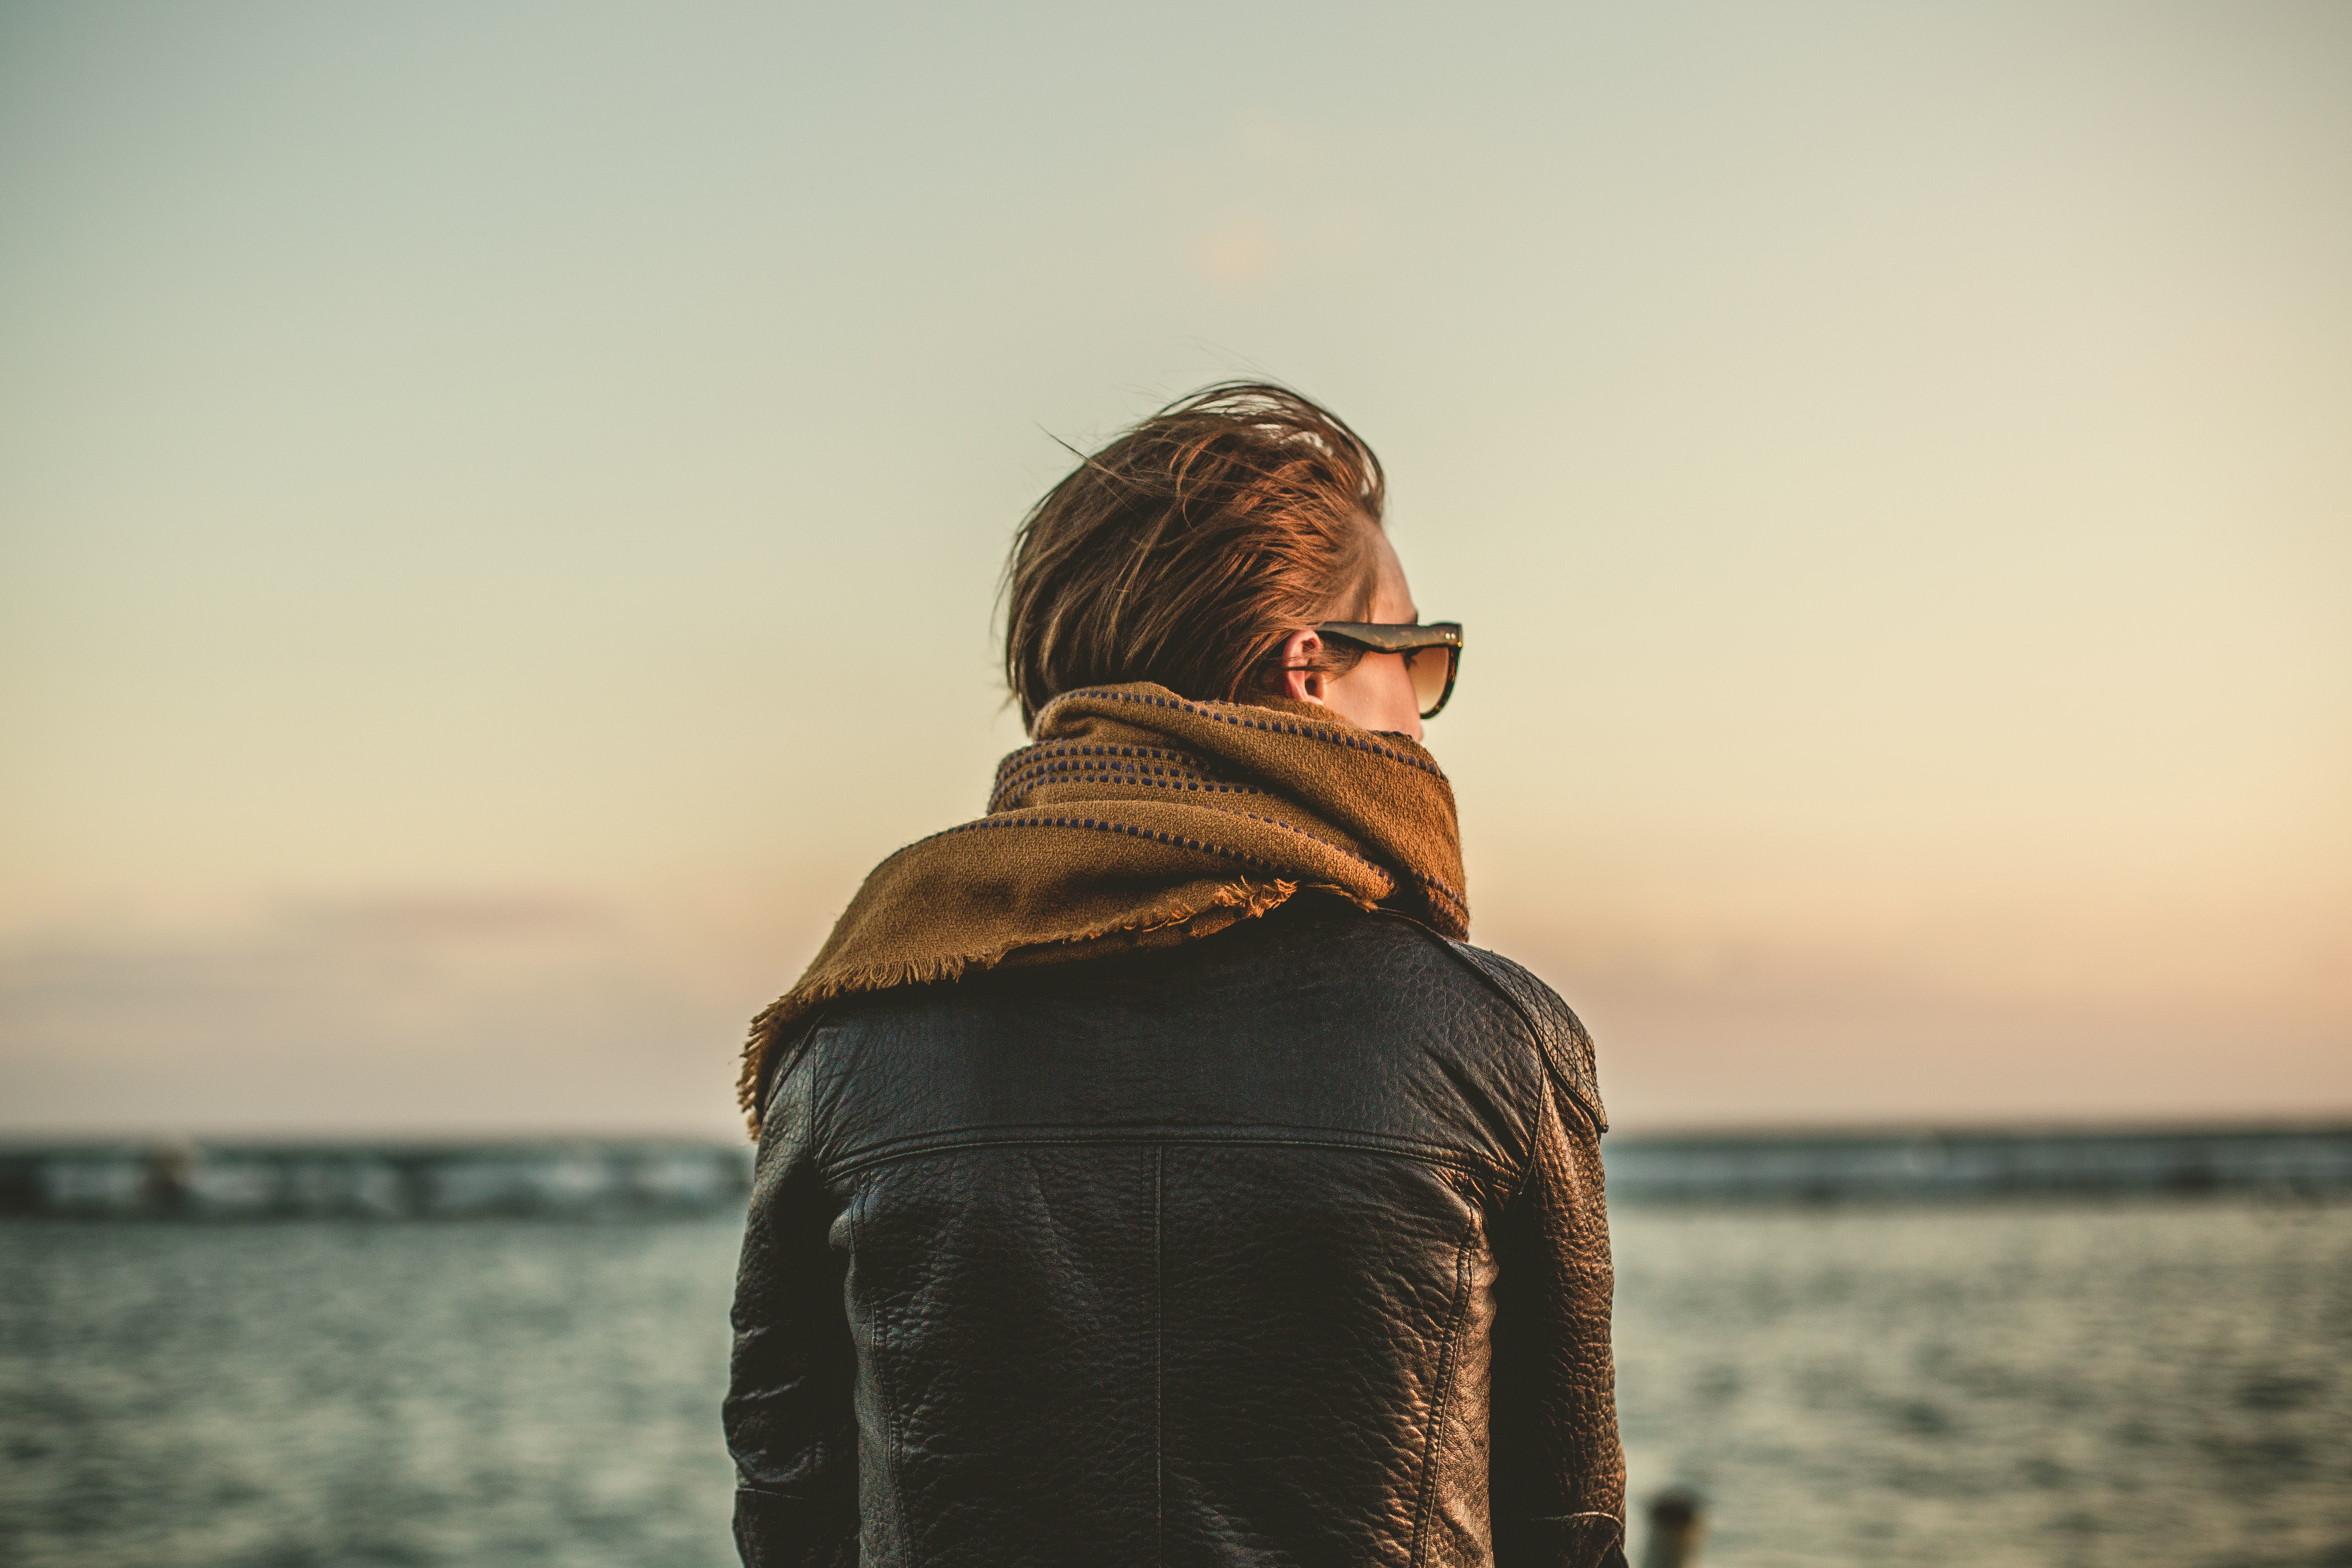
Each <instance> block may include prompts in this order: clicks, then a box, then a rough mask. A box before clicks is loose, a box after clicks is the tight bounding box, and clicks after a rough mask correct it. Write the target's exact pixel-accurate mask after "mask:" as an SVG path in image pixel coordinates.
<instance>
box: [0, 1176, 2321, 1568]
mask: <svg viewBox="0 0 2352 1568" xmlns="http://www.w3.org/2000/svg"><path fill="white" fill-rule="evenodd" d="M1614 1226H1615V1232H1616V1245H1617V1255H1618V1268H1619V1291H1618V1356H1619V1366H1620V1383H1621V1388H1620V1400H1621V1405H1622V1413H1623V1420H1624V1429H1625V1436H1626V1443H1627V1451H1628V1455H1629V1458H1630V1459H1631V1461H1632V1465H1633V1491H1634V1498H1635V1501H1636V1505H1637V1507H1636V1512H1637V1514H1638V1511H1639V1508H1638V1505H1639V1503H1640V1501H1641V1500H1643V1498H1644V1497H1646V1496H1648V1495H1651V1494H1653V1493H1654V1492H1656V1491H1657V1490H1659V1489H1663V1488H1664V1487H1666V1486H1669V1485H1681V1486H1685V1487H1689V1488H1693V1489H1696V1490H1697V1491H1698V1493H1699V1494H1700V1495H1701V1496H1702V1497H1703V1498H1704V1500H1705V1501H1706V1510H1707V1519H1708V1523H1709V1535H1708V1538H1707V1542H1706V1552H1705V1556H1704V1561H1706V1562H1707V1563H1723V1564H1755V1565H1759V1568H1761V1565H1766V1564H1774V1565H1777V1564H1797V1563H1809V1564H1810V1563H1854V1564H1915V1563H1916V1564H1953V1565H1956V1568H1957V1565H1958V1564H1963V1563H1965V1564H1971V1565H1975V1564H1987V1563H2035V1564H2038V1563H2050V1564H2075V1563H2083V1564H2110V1563H2112V1564H2118V1565H2120V1564H2126V1563H2130V1564H2173V1563H2179V1564H2199V1565H2205V1564H2210V1565H2214V1568H2221V1565H2223V1564H2288V1563H2295V1564H2315V1565H2316V1564H2332V1565H2337V1568H2344V1565H2352V1374H2347V1371H2346V1368H2347V1366H2352V1207H2346V1206H2343V1205H2333V1206H2321V1205H2297V1206H2284V1205H2281V1206H2264V1205H2252V1204H2231V1203H2222V1202H2207V1203H2200V1204H2183V1205H2168V1206H2156V1205H2116V1206H2090V1205H2072V1206H2043V1205H2023V1204H2020V1205H1987V1206H1981V1207H1938V1208H1880V1209H1872V1208H1849V1209H1836V1210H1825V1211H1819V1212H1808V1211H1797V1210H1772V1209H1756V1210H1729V1209H1714V1210H1706V1209H1626V1210H1622V1211H1621V1212H1620V1213H1619V1214H1618V1215H1616V1216H1615V1221H1614ZM737 1229H738V1227H737V1226H735V1225H733V1224H730V1223H724V1222H708V1221H706V1222H699V1223H679V1224H669V1225H604V1226H596V1225H558V1224H546V1223H534V1222H522V1221H516V1222H505V1221H483V1222H478V1223H473V1224H464V1225H454V1224H453V1225H421V1224H418V1225H403V1224H378V1225H369V1224H334V1225H330V1224H316V1225H299V1224H289V1225H278V1226H259V1225H256V1226H175V1225H164V1224H151V1225H136V1224H111V1225H103V1224H101V1225H77V1224H66V1223H56V1222H26V1223H20V1224H11V1225H5V1226H0V1444H5V1448H4V1449H0V1460H5V1463H0V1562H5V1563H22V1564H27V1565H36V1564H84V1563H93V1564H95V1563H105V1564H157V1565H163V1564H170V1565H173V1568H211V1565H215V1564H220V1565H226V1564H253V1565H262V1564H271V1565H278V1564H283V1565H288V1568H292V1565H296V1564H314V1563H315V1564H330V1563H331V1564H368V1563H386V1564H390V1563H450V1564H458V1563H464V1564H481V1563H531V1564H539V1563H564V1564H572V1563H577V1564H583V1565H584V1564H599V1565H602V1564H623V1563H627V1564H667V1563H677V1564H688V1563H691V1564H725V1563H731V1562H732V1561H733V1552H732V1548H731V1546H730V1542H729V1539H728V1528H727V1518H728V1508H729V1490H730V1473H729V1470H728V1465H727V1459H726V1455H725V1452H724V1450H723V1449H722V1447H721V1446H720V1441H719V1430H718V1402H719V1393H720V1390H721V1388H722V1386H723V1383H724V1379H725V1371H726V1352H727V1324H726V1313H727V1301H728V1296H729V1291H730V1285H731V1275H732V1271H733V1267H734V1255H735V1247H736V1241H737ZM1639 1534H1640V1531H1639V1528H1638V1526H1637V1529H1636V1538H1637V1544H1638V1539H1639Z"/></svg>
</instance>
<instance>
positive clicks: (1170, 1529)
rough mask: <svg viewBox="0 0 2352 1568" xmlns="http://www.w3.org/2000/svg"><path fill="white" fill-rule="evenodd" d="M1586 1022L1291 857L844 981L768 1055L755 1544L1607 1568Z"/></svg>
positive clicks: (1546, 993)
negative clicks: (1243, 897)
mask: <svg viewBox="0 0 2352 1568" xmlns="http://www.w3.org/2000/svg"><path fill="white" fill-rule="evenodd" d="M1601 1124H1602V1123H1601V1106H1600V1100H1599V1098H1598V1096H1597V1095H1596V1094H1595V1092H1594V1088H1593V1071H1592V1047H1591V1041H1590V1040H1589V1039H1588V1038H1587V1037H1586V1036H1585V1033H1584V1030H1583V1028H1582V1027H1581V1026H1580V1025H1579V1024H1578V1023H1577V1021H1576V1018H1575V1016H1574V1015H1572V1014H1571V1013H1570V1011H1569V1010H1568V1008H1567V1007H1566V1005H1563V1004H1562V1003H1561V1002H1560V1000H1559V997H1557V996H1556V995H1554V994H1552V993H1551V992H1550V990H1549V989H1548V988H1547V987H1546V986H1544V984H1542V983H1541V982H1539V981H1538V980H1536V979H1534V978H1533V977H1532V976H1530V975H1529V974H1528V973H1527V972H1526V971H1524V970H1522V969H1520V968H1518V967H1517V965H1515V964H1512V963H1509V962H1507V960H1504V959H1500V958H1497V957H1496V956H1494V955H1493V954H1492V953H1487V952H1480V951H1478V950H1477V949H1475V948H1470V947H1465V946H1463V945H1461V944H1459V943H1455V942H1446V941H1444V940H1442V939H1441V938H1439V937H1437V936H1435V935H1433V934H1432V933H1431V932H1430V931H1428V930H1426V929H1425V928H1423V927H1422V926H1420V925H1417V924H1415V923H1413V922H1412V921H1407V920H1405V919H1403V918H1402V917H1398V916H1391V915H1386V914H1371V915H1367V914H1364V913H1361V912H1360V911H1358V910H1354V909H1353V908H1351V907H1349V906H1346V905H1343V904H1339V903H1338V902H1337V901H1336V900H1328V899H1322V898H1315V897H1309V896H1304V895H1302V896H1301V897H1300V898H1297V899H1295V900H1292V901H1291V903H1290V904H1289V905H1286V906H1285V907H1284V908H1282V909H1280V910H1276V912H1275V913H1274V914H1272V915H1270V916H1268V917H1266V918H1265V919H1264V920H1257V921H1244V922H1242V923H1241V924H1240V925H1238V926H1236V927H1234V928H1233V929H1231V930H1229V931H1223V932H1221V933H1219V934H1217V935H1215V936H1213V937H1208V938H1204V939H1201V940H1198V941H1193V942H1186V943H1184V944H1183V945H1182V946H1181V947H1176V948H1171V949H1167V950H1162V951H1159V952H1144V953H1137V954H1130V955H1128V956H1124V957H1111V958H1100V959H1093V960H1086V961H1079V962H1073V963H1060V964H1055V965H1051V966H1045V967H1040V968H1034V969H1017V970H1003V971H997V972H994V973H987V974H983V975H979V976H975V977H971V978H967V979H966V980H964V981H962V982H961V983H959V984H951V985H938V986H925V987H910V988H908V989H904V990H898V991H891V992H886V993H883V994H879V995H876V996H868V997H864V998H861V999H859V1000H857V1001H856V1002H855V1003H854V1004H849V1005H835V1007H834V1008H833V1009H831V1010H830V1011H829V1012H828V1013H827V1014H826V1015H825V1016H824V1017H823V1018H822V1019H821V1020H820V1022H819V1023H818V1024H817V1026H815V1028H814V1030H813V1031H811V1032H810V1033H809V1034H807V1035H805V1036H804V1037H803V1040H802V1041H801V1043H800V1044H799V1046H798V1047H797V1048H796V1049H794V1050H793V1051H791V1052H789V1053H788V1054H787V1055H786V1056H785V1058H783V1061H782V1066H781V1068H780V1069H779V1071H778V1074H777V1077H776V1078H775V1079H774V1081H773V1083H772V1086H771V1087H770V1089H768V1100H767V1114H766V1129H767V1131H766V1135H765V1136H764V1138H763V1139H762V1140H761V1145H760V1153H759V1166H758V1174H757V1177H756V1180H755V1183H754V1185H753V1188H752V1196H751V1221H750V1228H749V1230H748V1232H747V1234H746V1236H745V1237H744V1242H743V1262H742V1271H741V1274H740V1279H739V1281H738V1285H737V1293H736V1299H735V1313H734V1321H735V1361H734V1384H733V1387H732V1389H731V1391H730V1393H729V1395H728V1399H727V1413H726V1414H727V1436H728V1442H729V1447H730V1448H731V1450H732V1451H733V1453H734V1456H735V1461H736V1466H737V1470H738V1476H739V1481H740V1486H739V1489H738V1491H737V1493H736V1514H735V1531H736V1539H737V1542H738V1543H739V1545H740V1549H741V1552H742V1554H743V1560H744V1562H745V1563H751V1564H753V1565H755V1568H766V1565H768V1564H782V1563H792V1564H803V1563H827V1564H849V1563H868V1564H892V1565H897V1564H908V1565H913V1564H923V1565H926V1568H928V1565H930V1564H950V1563H953V1564H965V1563H971V1564H981V1563H987V1564H1000V1563H1068V1564H1074V1565H1076V1564H1084V1565H1085V1568H1105V1565H1110V1564H1149V1565H1155V1568H1156V1565H1159V1564H1169V1565H1177V1564H1186V1565H1189V1564H1210V1563H1216V1564H1227V1563H1265V1564H1290V1563H1297V1564H1331V1565H1334V1568H1338V1565H1340V1564H1346V1565H1348V1568H1360V1565H1366V1564H1374V1563H1383V1564H1385V1563H1395V1564H1400V1565H1402V1564H1422V1563H1500V1564H1502V1565H1504V1568H1513V1565H1515V1564H1521V1563H1530V1564H1532V1563H1545V1564H1551V1563H1563V1564H1564V1563H1575V1564H1588V1563H1591V1564H1619V1563H1622V1562H1623V1557H1622V1549H1621V1542H1622V1535H1623V1525H1622V1520H1623V1511H1624V1504H1623V1488H1624V1468H1623V1460H1622V1455H1621V1452H1620V1449H1619V1447H1618V1441H1617V1423H1616V1405H1615V1400H1614V1394H1613V1391H1612V1365H1611V1360H1610V1349H1609V1305H1610V1290H1611V1275H1610V1265H1609V1232H1608V1225H1607V1221H1606V1217H1605V1215H1604V1214H1603V1212H1602V1205H1601V1158H1600V1152H1599V1146H1598V1136H1599V1132H1600V1129H1601Z"/></svg>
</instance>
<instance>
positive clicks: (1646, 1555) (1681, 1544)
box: [1642, 1490, 1706, 1568]
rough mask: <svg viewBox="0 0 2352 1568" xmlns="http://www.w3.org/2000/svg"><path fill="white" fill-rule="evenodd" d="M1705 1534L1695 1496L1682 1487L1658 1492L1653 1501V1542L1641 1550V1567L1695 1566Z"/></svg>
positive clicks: (1674, 1567) (1704, 1525) (1671, 1567)
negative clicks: (1700, 1543)
mask: <svg viewBox="0 0 2352 1568" xmlns="http://www.w3.org/2000/svg"><path fill="white" fill-rule="evenodd" d="M1705 1534H1706V1519H1705V1517H1704V1516H1703V1515H1702V1514H1701V1513H1700V1511H1699V1504H1698V1499H1697V1498H1696V1497H1695V1496H1693V1495H1692V1494H1691V1493H1689V1492H1686V1491H1682V1490H1675V1491H1667V1492H1661V1493H1659V1494H1658V1495H1657V1496H1656V1497H1654V1498H1653V1499H1652V1500H1650V1543H1649V1546H1648V1547H1647V1548H1646V1549H1645V1550H1644V1551H1643V1553H1642V1568H1692V1564H1694V1563H1697V1561H1698V1543H1699V1539H1700V1537H1702V1536H1704V1535H1705Z"/></svg>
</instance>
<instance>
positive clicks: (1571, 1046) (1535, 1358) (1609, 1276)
mask: <svg viewBox="0 0 2352 1568" xmlns="http://www.w3.org/2000/svg"><path fill="white" fill-rule="evenodd" d="M1476 956H1477V957H1478V958H1479V959H1482V960H1485V961H1486V962H1484V963H1481V964H1480V967H1481V968H1482V969H1486V971H1487V973H1488V974H1489V976H1490V977H1491V978H1493V979H1495V980H1496V982H1497V984H1498V985H1499V986H1500V988H1501V989H1502V990H1503V991H1504V993H1505V994H1506V995H1507V996H1509V997H1510V999H1511V1000H1512V1002H1513V1004H1514V1005H1516V1006H1517V1008H1518V1010H1519V1012H1520V1013H1521V1015H1522V1016H1524V1017H1525V1018H1526V1019H1527V1021H1528V1024H1529V1026H1531V1028H1532V1029H1533V1031H1534V1033H1535V1036H1536V1041H1537V1045H1538V1048H1539V1049H1540V1050H1541V1052H1542V1054H1543V1058H1544V1068H1545V1071H1544V1091H1543V1093H1542V1095H1541V1097H1540V1103H1539V1105H1538V1109H1537V1113H1536V1116H1535V1118H1534V1136H1533V1138H1532V1140H1531V1142H1532V1147H1531V1149H1530V1151H1529V1154H1528V1164H1527V1170H1526V1173H1524V1175H1523V1176H1522V1177H1521V1178H1520V1181H1519V1184H1518V1186H1517V1190H1516V1191H1515V1192H1513V1193H1512V1194H1511V1195H1510V1198H1509V1200H1508V1201H1507V1204H1506V1205H1505V1207H1504V1211H1503V1214H1502V1215H1501V1216H1500V1218H1499V1219H1498V1220H1497V1222H1496V1234H1495V1249H1496V1261H1497V1264H1498V1266H1499V1267H1498V1268H1497V1270H1496V1287H1495V1289H1496V1310H1495V1349H1494V1367H1493V1394H1492V1398H1493V1405H1492V1406H1491V1408H1492V1411H1493V1415H1492V1421H1493V1427H1492V1432H1491V1441H1492V1448H1491V1450H1490V1452H1491V1455H1492V1458H1491V1459H1490V1462H1489V1463H1490V1468H1489V1483H1488V1484H1489V1497H1490V1500H1491V1507H1492V1509H1493V1518H1494V1529H1495V1562H1496V1568H1623V1564H1624V1562H1625V1553H1624V1541H1625V1456H1624V1450H1623V1449H1622V1447H1620V1445H1619V1443H1618V1438H1617V1391H1616V1383H1617V1375H1616V1363H1615V1360H1614V1357H1613V1356H1612V1352H1611V1349H1610V1337H1609V1325H1610V1308H1611V1304H1612V1301H1611V1298H1612V1294H1613V1292H1614V1289H1615V1283H1616V1280H1615V1275H1614V1273H1613V1271H1612V1268H1611V1266H1610V1261H1609V1213H1608V1205H1607V1202H1606V1199H1605V1197H1604V1195H1603V1193H1602V1183H1601V1132H1602V1131H1604V1130H1605V1129H1606V1127H1607V1125H1608V1123H1607V1122H1606V1121H1604V1120H1602V1116H1601V1098H1600V1095H1599V1093H1598V1092H1597V1090H1596V1089H1595V1087H1594V1074H1593V1057H1592V1042H1591V1037H1589V1036H1588V1035H1586V1034H1585V1032H1584V1026H1583V1025H1582V1024H1580V1023H1579V1022H1578V1021H1577V1018H1576V1015H1575V1014H1573V1013H1571V1012H1570V1011H1569V1009H1568V1006H1567V1005H1566V1004H1565V1003H1563V1002H1561V1001H1560V1000H1559V997H1558V996H1557V995H1555V994H1553V993H1552V991H1551V989H1550V988H1549V986H1547V985H1545V984H1543V983H1542V982H1540V981H1538V980H1537V979H1536V978H1535V977H1534V976H1533V975H1530V974H1528V973H1527V972H1526V971H1525V970H1523V969H1520V968H1519V967H1518V966H1517V964H1513V963H1509V962H1508V961H1507V960H1504V959H1498V958H1496V957H1495V956H1494V955H1493V954H1491V953H1478V954H1476Z"/></svg>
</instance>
